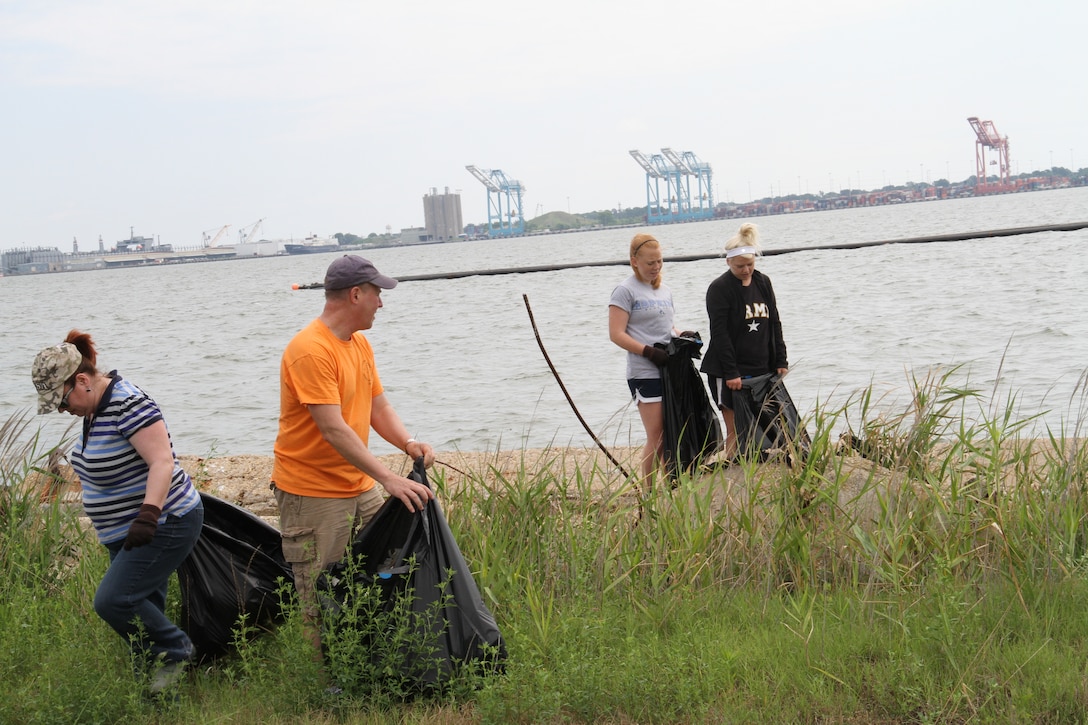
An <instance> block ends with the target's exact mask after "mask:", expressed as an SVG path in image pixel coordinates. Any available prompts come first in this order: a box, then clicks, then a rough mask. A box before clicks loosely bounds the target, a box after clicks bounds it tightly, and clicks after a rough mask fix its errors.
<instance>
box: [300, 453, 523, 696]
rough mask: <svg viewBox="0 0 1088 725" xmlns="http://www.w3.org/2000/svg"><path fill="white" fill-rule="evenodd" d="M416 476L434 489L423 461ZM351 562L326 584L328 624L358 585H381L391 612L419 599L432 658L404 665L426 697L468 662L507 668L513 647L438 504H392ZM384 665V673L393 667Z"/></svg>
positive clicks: (332, 570) (326, 577)
mask: <svg viewBox="0 0 1088 725" xmlns="http://www.w3.org/2000/svg"><path fill="white" fill-rule="evenodd" d="M408 477H409V478H411V479H413V480H415V481H417V482H419V483H422V484H424V485H426V486H427V487H428V488H429V487H430V483H429V482H428V480H427V472H426V469H425V468H424V466H423V459H422V458H419V459H417V460H416V462H415V465H414V468H413V470H412V472H411V473H410V474H409V476H408ZM351 558H352V562H351V563H349V562H348V561H341V562H337V563H336V564H333V565H331V566H329V567H327V568H326V569H325V571H324V572H322V574H321V576H319V578H318V582H317V588H318V592H319V594H320V596H321V607H322V619H323V620H325V621H326V622H327V621H328V620H333V621H335V620H336V615H337V614H339V613H340V612H341V611H342V610H344V609H345V608H347V607H348V606H349V602H348V598H349V597H350V596H351V595H352V594H351V593H352V590H353V585H355V586H358V585H361V586H364V587H367V586H371V585H374V584H377V585H378V586H379V587H380V588H381V593H382V599H383V606H384V608H385V610H386V611H390V610H391V609H392V607H393V606H394V602H395V600H396V598H397V597H404V596H405V595H406V593H407V596H410V597H411V613H412V617H413V622H414V626H415V630H416V631H415V635H416V636H417V637H418V638H421V639H422V640H425V641H426V648H427V649H428V650H429V652H428V654H427V655H426V657H424V658H422V659H420V660H417V661H413V659H412V658H413V656H414V655H412V654H411V653H409V656H408V657H407V658H406V659H405V660H404V661H402V662H398V663H397V666H399V667H400V668H401V670H402V675H403V676H404V677H406V678H408V679H410V680H411V681H412V682H413V683H414V686H415V687H416V688H417V689H418V690H425V689H428V688H430V687H432V686H434V685H436V684H441V683H442V682H444V681H446V680H447V679H448V677H449V675H450V674H451V673H452V672H453V671H454V670H455V669H456V668H457V667H459V666H460V665H462V664H465V663H470V662H474V661H478V662H481V663H483V664H486V665H487V666H489V667H490V668H491V669H492V670H493V671H497V670H500V669H501V667H502V663H503V662H504V661H505V659H506V645H505V643H504V641H503V638H502V635H501V634H500V632H499V628H498V625H497V624H496V623H495V618H494V617H493V616H492V614H491V612H490V611H489V610H488V608H487V606H486V605H485V604H484V602H483V599H482V598H481V596H480V590H479V588H478V587H477V585H476V581H475V580H474V579H473V577H472V572H471V570H470V569H469V567H468V564H467V563H466V562H465V559H464V557H463V556H462V554H461V550H460V549H459V548H458V546H457V542H456V541H455V540H454V538H453V534H452V533H451V532H450V528H449V524H448V523H447V522H446V518H445V516H444V515H443V513H442V508H441V506H440V505H439V503H438V500H437V499H432V500H430V501H429V502H428V503H427V505H426V506H425V507H424V509H423V511H419V512H415V513H413V512H411V511H409V510H408V509H407V508H406V507H405V506H404V504H403V503H401V501H400V500H399V499H395V498H390V499H388V500H387V501H386V502H385V503H384V504H383V505H382V508H381V509H379V510H378V513H376V514H375V515H374V518H373V519H371V520H370V522H369V523H368V524H367V525H366V526H365V527H364V528H363V529H362V530H361V531H360V532H359V533H358V534H357V535H356V537H355V539H354V541H353V542H352V546H351ZM436 615H437V616H436ZM379 666H380V669H382V670H383V671H384V670H385V668H386V667H388V666H389V665H388V663H379Z"/></svg>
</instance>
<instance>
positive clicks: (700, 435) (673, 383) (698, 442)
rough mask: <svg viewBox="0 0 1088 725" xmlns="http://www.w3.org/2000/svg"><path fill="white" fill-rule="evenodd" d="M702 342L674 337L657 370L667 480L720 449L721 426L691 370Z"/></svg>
mask: <svg viewBox="0 0 1088 725" xmlns="http://www.w3.org/2000/svg"><path fill="white" fill-rule="evenodd" d="M702 346H703V341H702V339H701V338H700V337H699V334H698V333H695V336H694V337H674V338H673V339H672V340H671V341H670V342H669V344H668V345H667V346H666V348H665V349H666V351H667V352H668V353H669V362H668V364H667V365H665V366H664V367H663V368H661V385H662V397H661V403H662V405H661V407H662V412H663V414H664V417H665V434H664V435H665V464H666V468H667V470H668V473H669V476H671V477H672V478H674V479H675V478H677V477H678V476H679V475H680V473H681V472H684V471H691V470H692V469H694V468H697V467H698V466H699V465H701V464H702V462H703V461H704V460H706V459H708V458H710V457H711V456H713V455H714V454H715V453H717V452H718V449H719V448H721V446H722V425H721V421H720V420H719V419H718V412H717V410H715V408H714V403H713V402H712V401H711V400H710V396H709V394H708V393H707V390H706V386H705V385H704V384H703V378H702V376H701V375H699V371H698V370H697V369H696V367H695V360H698V359H699V358H700V357H701V355H702Z"/></svg>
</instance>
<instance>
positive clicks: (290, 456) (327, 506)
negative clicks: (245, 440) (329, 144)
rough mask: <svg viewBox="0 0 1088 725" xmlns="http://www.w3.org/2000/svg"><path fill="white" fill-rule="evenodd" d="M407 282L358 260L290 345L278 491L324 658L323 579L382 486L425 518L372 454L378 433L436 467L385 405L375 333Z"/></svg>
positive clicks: (420, 500) (332, 279)
mask: <svg viewBox="0 0 1088 725" xmlns="http://www.w3.org/2000/svg"><path fill="white" fill-rule="evenodd" d="M396 285H397V280H395V279H393V278H391V277H386V276H385V275H383V274H380V273H379V272H378V270H377V269H376V268H375V267H374V265H373V264H371V263H370V261H369V260H366V259H363V258H362V257H359V256H356V255H353V254H348V255H345V256H343V257H340V258H339V259H337V260H336V261H335V262H333V263H332V264H331V265H329V268H328V270H327V272H326V273H325V307H324V310H323V311H322V313H321V315H320V316H318V317H317V318H316V319H315V320H313V322H311V323H310V324H309V325H307V326H306V327H305V328H303V329H302V331H301V332H299V333H298V334H297V335H295V337H294V338H293V339H292V340H291V342H289V343H288V344H287V348H286V349H285V350H284V353H283V358H282V360H281V362H280V419H279V433H278V434H277V436H276V444H275V448H274V453H275V459H274V463H273V467H272V486H273V489H274V490H275V495H276V504H277V506H278V507H279V511H280V531H281V534H282V537H283V554H284V557H285V558H286V559H287V561H288V562H290V563H291V568H292V571H293V573H294V577H295V587H296V589H297V590H298V594H299V601H300V603H301V605H302V608H303V610H302V611H303V620H304V622H306V625H307V628H308V629H309V630H310V631H309V633H308V635H309V637H310V638H311V639H312V640H313V642H314V644H315V646H316V647H318V649H319V650H320V646H321V642H320V632H319V630H320V628H319V627H318V626H317V620H318V607H317V597H316V594H315V592H314V579H315V578H316V576H317V574H318V572H320V571H321V569H323V568H324V567H325V566H328V565H329V564H332V563H334V562H337V561H339V560H341V559H342V558H343V557H344V555H345V553H346V552H347V547H348V544H349V543H350V541H351V537H352V536H353V534H354V533H355V532H356V531H358V530H359V529H360V528H362V527H363V526H365V525H366V523H367V522H368V521H369V520H370V519H371V518H372V517H373V516H374V514H375V513H377V511H378V509H379V508H381V505H382V503H383V502H384V500H385V499H384V497H383V496H382V494H381V493H380V492H379V491H378V490H377V486H375V483H380V484H381V486H382V488H384V489H385V490H386V492H387V493H388V494H389V495H390V496H393V497H396V498H398V499H400V500H401V501H402V502H403V503H404V505H405V506H407V507H408V509H409V510H411V511H420V510H422V509H423V507H424V505H425V504H426V503H427V501H428V500H429V499H430V498H432V496H433V494H432V493H431V490H430V489H429V488H427V487H426V486H424V485H422V484H420V483H417V482H415V481H412V480H411V479H408V478H405V477H404V476H399V475H397V474H395V473H393V471H391V470H390V469H389V468H388V467H386V466H385V465H384V464H382V462H381V461H379V460H378V458H377V457H376V456H375V455H374V454H373V453H371V451H370V448H369V447H368V441H369V437H370V429H371V428H373V429H374V431H375V432H376V433H377V434H378V435H380V436H381V437H382V438H384V439H385V440H386V441H388V442H389V443H391V444H393V445H394V446H396V447H397V448H399V449H401V450H403V451H404V452H405V453H407V454H408V455H409V456H411V457H412V458H419V457H420V456H422V457H423V459H424V463H425V464H426V465H427V466H430V465H431V464H433V463H434V450H433V449H432V448H431V446H429V445H427V444H426V443H421V442H420V441H417V440H415V439H414V438H412V437H411V435H410V434H409V433H408V429H407V428H405V426H404V424H403V423H402V422H401V420H400V417H399V416H398V415H397V412H396V411H395V410H394V409H393V406H392V404H391V403H390V402H389V400H388V399H387V398H386V397H385V393H384V392H383V388H382V383H381V380H380V379H379V377H378V369H377V367H376V366H375V364H374V351H373V349H372V348H371V347H370V342H369V341H368V340H367V339H366V337H364V336H363V335H362V334H359V331H360V330H369V329H370V328H371V327H372V326H373V325H374V317H375V315H376V314H377V312H378V310H379V309H380V308H381V307H382V300H381V293H382V290H383V289H393V288H394V287H396Z"/></svg>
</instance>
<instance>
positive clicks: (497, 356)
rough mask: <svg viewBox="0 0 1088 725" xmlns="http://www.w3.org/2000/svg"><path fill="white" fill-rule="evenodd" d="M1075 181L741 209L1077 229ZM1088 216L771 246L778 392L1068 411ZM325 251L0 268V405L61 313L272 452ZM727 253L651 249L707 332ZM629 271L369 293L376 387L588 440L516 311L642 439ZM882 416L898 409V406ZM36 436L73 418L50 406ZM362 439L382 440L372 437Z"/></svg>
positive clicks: (813, 220) (496, 264)
mask: <svg viewBox="0 0 1088 725" xmlns="http://www.w3.org/2000/svg"><path fill="white" fill-rule="evenodd" d="M1086 218H1088V189H1072V190H1065V191H1050V192H1038V193H1031V194H1016V195H1009V196H999V197H987V198H980V199H963V200H956V201H943V202H928V203H918V204H907V205H901V206H894V207H881V208H874V209H859V210H844V211H835V212H818V213H809V214H797V215H789V216H776V217H764V218H759V219H756V220H754V221H755V222H756V223H757V224H758V225H759V226H760V229H761V232H762V235H763V241H764V246H765V247H766V248H768V249H772V248H775V247H790V248H792V247H801V246H815V245H827V244H834V243H836V242H857V241H874V240H886V239H897V238H906V237H916V236H925V235H932V234H949V233H958V232H969V231H980V230H987V229H999V228H1006V227H1021V226H1036V225H1043V224H1058V223H1062V222H1079V221H1083V220H1085V219H1086ZM740 223H741V222H740V221H739V220H728V221H714V222H701V223H693V224H681V225H675V226H666V227H657V228H654V229H653V232H654V234H655V235H657V236H658V238H659V239H660V240H661V241H662V243H663V245H664V247H665V250H664V251H665V255H666V256H667V257H668V256H670V255H698V254H712V253H714V252H716V251H718V250H720V249H721V248H722V247H723V246H724V243H725V241H726V240H727V239H728V237H729V236H731V235H732V234H733V233H734V232H735V231H736V229H737V227H738V226H739V225H740ZM634 231H636V230H631V229H623V230H611V231H609V230H604V231H598V232H587V233H576V234H562V235H552V236H546V237H529V238H522V239H512V240H503V241H497V240H489V241H477V242H459V243H453V244H443V245H428V246H422V247H410V248H404V249H377V250H373V251H371V252H368V253H366V254H367V255H368V256H369V257H370V258H371V259H373V260H374V262H375V263H376V264H377V266H378V267H379V269H381V270H382V272H384V273H386V274H391V275H394V276H396V275H409V274H424V273H433V272H449V271H464V270H479V269H488V268H505V267H521V266H532V265H546V264H567V263H576V262H600V261H607V260H622V259H624V257H625V255H626V249H627V241H628V239H629V238H630V236H631V234H632V233H634ZM1086 248H1088V230H1082V231H1078V232H1065V233H1057V232H1055V233H1043V234H1034V235H1030V236H1018V237H1003V238H995V239H982V240H973V241H965V242H948V243H936V244H925V245H886V246H879V247H870V248H865V249H859V250H852V251H836V250H817V251H811V252H798V253H793V254H783V255H775V256H770V257H767V258H765V259H762V260H760V261H759V263H758V266H759V268H760V269H761V270H762V271H763V272H765V273H767V274H768V275H770V277H771V279H772V280H773V282H774V285H775V291H776V293H777V295H778V299H779V306H780V307H781V309H782V314H783V324H784V326H785V336H786V343H787V346H788V348H789V357H790V365H791V373H790V376H789V378H788V379H787V384H788V386H789V389H790V392H791V394H792V395H793V398H794V400H795V401H796V402H797V405H798V407H799V408H801V410H802V411H803V412H807V411H812V410H813V408H814V406H815V405H816V403H817V401H819V402H820V403H821V405H824V404H831V403H838V402H843V401H845V400H846V399H847V398H848V397H849V396H850V395H851V394H852V393H855V392H856V391H858V390H860V389H862V388H865V387H867V386H869V385H873V387H874V389H875V390H876V391H877V392H878V393H881V394H885V395H887V396H888V399H889V400H898V399H899V396H902V395H903V394H904V393H905V392H906V390H907V389H908V377H909V376H911V375H914V376H918V377H923V376H924V375H925V374H926V373H927V371H929V370H930V369H933V368H934V367H936V366H944V367H948V366H955V365H961V366H962V372H961V373H960V374H959V377H958V378H957V379H959V380H962V379H964V378H969V382H970V383H971V384H972V385H973V386H975V387H977V388H980V389H982V390H984V391H985V396H984V397H985V400H984V402H985V403H988V402H989V401H990V399H991V393H992V392H993V391H995V390H996V391H997V392H996V398H995V401H996V402H997V403H999V404H1003V401H1004V400H1005V399H1006V398H1007V397H1008V396H1009V395H1010V394H1015V395H1016V396H1017V404H1018V406H1019V412H1020V416H1021V417H1023V418H1027V417H1029V416H1032V415H1036V414H1040V415H1041V418H1040V420H1041V423H1042V424H1044V425H1051V426H1054V427H1056V426H1058V425H1060V424H1061V423H1062V422H1063V421H1064V422H1065V424H1066V426H1067V427H1068V426H1071V425H1073V424H1076V423H1077V422H1078V421H1079V417H1080V413H1081V411H1080V406H1079V404H1078V401H1079V400H1080V397H1081V396H1080V391H1079V388H1078V381H1079V379H1080V377H1081V376H1082V375H1083V374H1084V372H1085V368H1086V359H1088V301H1086V297H1085V295H1084V294H1083V291H1082V288H1083V280H1084V279H1085V278H1086V276H1088V254H1086V253H1085V250H1086ZM335 256H336V255H335V254H321V255H313V256H302V257H277V258H268V259H253V260H239V261H232V262H215V263H207V264H189V265H177V266H167V267H156V268H144V269H126V270H107V271H97V272H80V273H68V274H50V275H41V276H35V277H8V278H3V279H0V305H2V310H3V313H2V314H3V324H4V345H2V346H0V416H3V419H5V420H6V419H7V418H8V417H9V416H10V415H12V414H13V413H15V412H17V411H19V410H28V409H30V410H31V412H32V407H33V405H34V399H35V396H34V389H33V386H32V385H31V382H30V375H29V370H30V363H31V361H32V360H33V358H34V355H35V354H36V353H37V351H38V350H39V349H40V348H41V347H43V346H45V345H47V344H53V343H56V342H59V341H60V340H61V339H62V338H63V336H64V335H65V334H66V333H67V331H68V330H69V329H71V328H73V327H78V328H80V329H83V330H86V331H89V332H91V333H92V334H93V335H94V336H95V338H96V340H97V342H98V345H99V351H100V356H101V359H100V367H104V368H106V369H109V368H117V369H119V370H120V372H121V373H122V374H123V375H125V376H126V377H128V378H130V379H132V380H133V381H134V382H136V383H137V384H139V385H141V386H142V387H144V388H145V389H146V390H147V391H148V392H149V393H151V394H152V396H154V397H155V399H156V400H158V402H159V403H160V404H161V405H162V407H163V408H164V410H165V412H166V416H167V421H168V423H169V425H170V429H171V433H172V435H173V437H174V441H175V446H176V448H177V450H178V451H179V452H180V453H187V454H196V455H203V454H208V453H212V452H215V453H217V454H243V453H254V454H270V453H271V450H272V443H273V440H274V438H275V434H276V418H277V415H278V406H279V397H278V371H279V357H280V353H281V352H282V350H283V347H284V345H285V344H286V343H287V341H288V340H289V339H290V337H291V336H292V335H293V334H294V333H295V332H297V331H298V330H299V329H300V328H301V327H302V326H303V325H305V324H306V323H307V322H308V321H309V320H310V319H312V318H313V317H315V316H316V315H317V314H318V313H319V311H320V308H321V304H322V295H321V292H320V291H319V290H296V291H292V290H291V285H292V283H295V282H298V283H308V282H314V281H318V280H320V279H321V278H322V277H323V275H324V270H325V267H326V266H327V265H328V264H329V263H330V262H331V261H332V260H333V259H334V258H335ZM724 269H725V263H724V260H720V259H712V260H706V261H697V262H684V263H669V264H666V267H665V279H666V282H667V283H668V284H669V285H670V286H671V287H672V289H673V293H674V296H675V299H676V304H677V310H678V314H677V326H678V327H679V328H681V329H698V330H701V331H702V332H703V333H704V336H705V335H706V334H707V331H708V329H709V328H708V323H707V319H706V312H705V308H704V303H703V298H704V294H705V291H706V287H707V285H708V284H709V283H710V281H711V280H712V279H713V278H714V277H716V276H717V275H718V274H720V273H721V272H722V271H723V270H724ZM627 274H628V269H627V268H626V267H624V266H605V267H591V268H581V269H570V270H563V271H555V272H540V273H532V274H515V275H500V276H480V277H469V278H464V279H455V280H443V281H420V282H404V283H402V284H401V285H399V286H398V287H397V288H396V289H395V290H391V291H388V292H386V293H384V294H383V300H384V302H385V307H384V308H383V309H382V310H381V311H380V312H379V313H378V319H377V322H376V324H375V327H374V329H373V330H371V331H370V332H369V333H368V336H369V337H370V339H371V341H372V342H373V344H374V347H375V349H376V351H377V355H378V366H379V371H380V373H381V375H382V379H383V382H384V383H385V386H386V390H387V394H388V395H389V396H390V398H391V399H392V401H393V403H394V405H395V406H396V407H397V409H398V411H399V412H400V414H401V417H402V418H403V419H404V420H405V422H406V424H407V425H408V428H409V430H411V431H412V432H413V434H414V435H415V436H416V437H417V438H421V439H425V440H428V441H430V442H432V443H434V444H435V445H436V447H438V448H439V449H452V448H457V449H461V450H487V449H495V448H497V447H500V446H501V447H504V448H517V447H521V446H528V447H542V446H545V445H550V444H556V445H567V444H573V445H593V443H592V439H591V438H590V437H589V436H588V434H586V433H585V431H584V430H583V428H582V427H581V425H580V424H579V422H578V420H577V418H576V416H575V415H574V412H573V411H572V410H571V408H570V405H569V404H568V402H567V400H566V398H565V397H564V396H563V393H562V390H561V389H560V387H559V385H558V383H557V382H556V380H555V377H554V376H553V375H552V373H551V371H550V370H549V369H548V366H547V363H546V362H545V359H544V357H543V355H542V354H541V351H540V348H539V347H538V344H537V341H536V339H535V337H534V335H533V330H532V327H531V325H530V322H529V317H528V314H527V312H526V305H525V302H524V298H528V301H529V304H530V305H531V308H532V312H533V315H534V317H535V320H536V323H537V326H538V328H539V332H540V336H541V340H542V342H543V344H544V346H545V349H546V350H547V353H548V355H549V357H550V359H551V360H552V362H553V363H554V364H555V366H556V368H557V370H558V373H559V375H560V377H561V379H562V381H563V383H564V384H565V386H566V388H567V390H568V392H569V393H570V395H571V397H572V399H573V400H574V403H575V405H577V407H578V410H579V412H580V413H581V414H582V416H583V417H584V418H585V420H586V421H587V422H588V423H589V425H590V426H591V427H592V428H593V429H594V432H595V433H596V434H597V435H598V437H600V438H601V440H602V441H605V442H607V443H615V444H618V445H627V444H631V443H637V442H638V441H639V439H640V438H641V425H640V423H639V422H638V417H637V412H636V411H635V409H634V407H633V406H632V405H630V404H629V403H628V399H627V387H626V384H625V382H624V379H623V374H624V359H623V355H624V353H623V352H622V351H621V350H620V349H619V348H617V347H615V346H614V345H612V344H611V343H610V342H609V341H608V330H607V302H608V297H609V293H610V292H611V290H612V288H613V287H614V286H615V285H616V284H617V283H618V282H619V281H620V280H622V279H623V277H625V276H626V275H627ZM897 409H898V408H897ZM40 420H41V421H42V426H43V427H42V432H43V440H45V441H55V440H57V439H58V438H59V437H60V435H61V433H62V432H63V430H64V429H65V427H66V425H67V424H69V423H70V422H71V421H72V420H73V419H72V418H70V417H69V416H64V415H52V416H46V417H43V418H42V419H40ZM374 449H375V451H376V452H378V453H386V452H390V451H391V450H392V449H391V448H389V447H388V446H387V445H385V444H384V442H377V441H376V442H374Z"/></svg>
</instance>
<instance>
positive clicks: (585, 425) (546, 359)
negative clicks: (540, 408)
mask: <svg viewBox="0 0 1088 725" xmlns="http://www.w3.org/2000/svg"><path fill="white" fill-rule="evenodd" d="M521 298H522V299H523V300H525V310H526V311H527V312H528V313H529V323H530V324H531V325H532V326H533V334H534V335H535V336H536V344H537V345H538V346H539V347H540V352H541V354H543V355H544V362H546V363H548V367H549V368H550V369H551V371H552V375H553V376H554V377H555V382H557V383H559V389H560V390H562V391H563V395H564V396H566V398H567V402H568V403H570V407H571V410H573V411H574V414H575V415H576V416H578V422H579V423H581V424H582V427H583V428H585V429H586V433H589V437H590V438H592V439H593V442H594V443H596V444H597V447H598V448H600V449H601V450H602V451H604V454H605V455H606V456H608V460H610V461H612V463H613V464H615V466H616V468H618V469H620V473H622V474H623V475H624V477H626V478H631V474H630V473H628V472H627V470H626V469H624V467H623V465H621V464H620V462H619V461H617V460H616V457H615V456H613V455H612V452H611V451H609V450H608V449H607V448H606V447H605V446H604V444H603V443H601V441H600V440H598V438H597V436H596V434H594V432H593V430H592V429H590V427H589V424H588V423H586V421H585V418H583V417H582V414H581V413H579V412H578V406H576V405H575V404H574V400H572V399H571V397H570V393H568V392H567V386H566V385H564V384H563V380H562V379H561V378H560V377H559V373H558V372H557V371H556V369H555V365H553V364H552V360H551V358H550V357H548V351H547V350H545V349H544V342H543V341H542V340H541V339H540V331H539V330H537V328H536V320H534V319H533V308H532V307H530V306H529V295H524V294H523V295H522V296H521Z"/></svg>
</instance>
